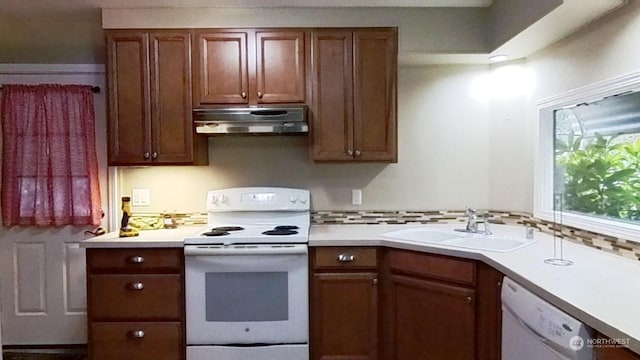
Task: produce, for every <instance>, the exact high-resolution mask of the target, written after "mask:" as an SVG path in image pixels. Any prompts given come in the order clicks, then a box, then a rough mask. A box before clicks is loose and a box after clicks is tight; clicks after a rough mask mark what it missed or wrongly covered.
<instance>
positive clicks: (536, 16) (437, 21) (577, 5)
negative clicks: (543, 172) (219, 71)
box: [0, 0, 635, 64]
mask: <svg viewBox="0 0 640 360" xmlns="http://www.w3.org/2000/svg"><path fill="white" fill-rule="evenodd" d="M624 1H625V0H535V1H532V0H495V1H494V0H0V63H71V64H84V63H86V64H91V63H98V64H101V63H104V59H105V48H104V37H103V30H102V29H103V27H104V28H119V27H120V26H122V27H152V28H153V27H156V26H155V25H154V24H153V23H152V22H149V20H148V16H147V12H148V13H153V12H154V11H164V12H165V14H167V13H168V14H169V15H168V17H167V16H165V18H164V22H167V21H168V20H167V19H174V18H176V17H177V18H180V17H179V16H178V15H175V14H178V13H181V14H185V15H183V16H182V17H181V18H180V19H181V20H179V21H178V22H180V21H182V23H180V24H181V25H182V27H194V26H195V27H198V25H194V24H197V21H195V20H196V18H198V17H199V18H200V19H210V17H208V16H209V14H210V13H206V10H207V9H210V10H214V13H215V14H226V13H229V11H233V9H234V8H242V9H246V10H245V12H248V13H254V14H255V13H256V12H257V13H259V14H260V15H259V16H254V17H253V18H252V19H257V18H260V20H262V21H269V20H268V19H271V18H268V16H267V18H268V19H266V20H265V16H264V15H263V14H264V13H267V12H268V11H270V10H273V11H275V12H276V13H278V12H279V13H278V14H283V13H287V14H288V13H292V14H296V15H300V13H301V12H303V14H301V15H302V17H303V18H305V20H303V22H307V23H314V21H315V22H316V23H320V24H323V26H324V25H325V24H326V26H329V25H331V23H332V21H333V20H332V19H334V17H331V16H338V17H340V16H341V17H342V19H344V20H342V22H343V23H348V24H350V25H353V26H399V29H400V36H401V39H400V47H401V48H400V52H401V55H402V56H401V60H403V59H404V60H403V61H405V62H406V63H414V62H415V63H417V64H419V63H425V62H431V61H435V62H473V63H475V62H479V61H480V62H482V61H483V60H484V61H485V62H486V58H487V54H488V53H491V52H493V51H496V50H509V51H510V52H511V53H513V54H516V55H517V56H519V57H522V56H526V55H527V54H528V53H532V52H533V51H537V50H539V49H541V48H543V47H545V46H548V45H550V44H552V43H553V42H555V41H557V40H559V39H561V38H562V37H564V36H566V35H567V34H568V33H570V32H572V31H574V30H575V29H577V28H578V27H580V26H581V25H584V24H586V23H588V22H589V21H592V20H593V19H595V18H597V17H599V16H601V15H602V14H604V13H606V12H608V11H610V10H611V9H613V8H616V7H617V6H619V5H620V4H621V3H623V2H624ZM631 1H635V0H631ZM559 4H560V5H559ZM263 8H269V9H263ZM536 8H538V9H540V11H536ZM198 9H201V10H198ZM216 9H217V10H216ZM278 9H280V10H278ZM287 9H288V10H287ZM331 9H334V10H331ZM341 9H343V10H341ZM360 9H370V10H367V11H365V13H366V14H379V13H380V11H384V14H382V15H381V16H379V17H375V16H372V17H368V15H364V16H359V18H358V19H355V18H354V17H350V16H351V15H352V14H355V15H362V14H357V12H360V11H361V10H360ZM371 9H373V10H371ZM378 10H379V11H378ZM199 12H201V13H202V14H199ZM105 13H107V15H111V16H107V18H108V19H110V21H114V20H113V19H120V18H126V19H125V20H122V22H121V23H123V24H124V25H118V26H115V27H112V26H107V25H109V24H105ZM129 13H135V14H136V15H135V16H137V17H130V16H129V15H130V14H129ZM205 13H206V14H205ZM272 13H273V12H272ZM312 14H325V15H326V14H331V15H328V16H324V17H316V18H314V16H315V15H312ZM494 15H495V16H494ZM550 15H553V16H550ZM221 16H222V17H219V19H222V20H223V22H224V20H226V19H225V18H224V15H221ZM299 18H300V16H296V17H295V18H292V17H288V18H286V19H285V20H283V21H285V23H287V24H289V23H291V24H297V23H296V21H298V23H299ZM287 19H288V20H287ZM380 19H382V20H380ZM407 19H410V20H407ZM541 20H545V21H541ZM216 21H217V20H216ZM251 21H253V20H251ZM168 22H172V20H170V21H168ZM367 22H370V23H375V24H377V25H367V24H366V23H367ZM209 23H215V24H216V25H215V26H220V25H217V24H220V22H219V21H218V22H214V20H209ZM362 23H364V24H366V25H362ZM479 23H481V24H480V25H478V24H479ZM149 24H152V25H151V26H150V25H149ZM185 24H187V25H186V26H185ZM269 24H271V23H269ZM273 24H274V25H268V26H278V25H279V24H278V23H273ZM407 24H408V25H407ZM191 25H194V26H191ZM536 25H537V26H536ZM200 26H201V27H203V26H202V25H200ZM245 26H246V25H245ZM255 26H259V25H255ZM262 26H265V25H262ZM296 26H304V24H303V25H296ZM316 26H318V25H316ZM332 26H336V25H332ZM173 27H179V26H173ZM206 27H209V25H207V26H206ZM465 28H466V29H465ZM505 29H508V30H509V31H505ZM529 29H534V31H531V30H529ZM494 33H495V34H494ZM496 34H497V35H496ZM492 38H495V41H493V42H495V44H494V43H492ZM510 39H511V40H513V39H515V40H517V41H511V40H510ZM430 41H431V42H439V43H438V46H432V47H429V46H430V45H429V44H427V45H425V46H422V47H417V48H415V47H412V46H409V45H407V44H410V45H411V44H412V43H417V44H421V43H428V42H430ZM465 41H466V43H465ZM447 43H449V44H454V43H455V44H458V45H456V46H457V47H456V46H450V48H446V45H447ZM443 44H444V45H443ZM505 47H506V48H505ZM509 51H507V52H509ZM440 57H441V59H440ZM434 59H435V60H434Z"/></svg>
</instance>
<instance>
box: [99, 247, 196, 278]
mask: <svg viewBox="0 0 640 360" xmlns="http://www.w3.org/2000/svg"><path fill="white" fill-rule="evenodd" d="M183 259H184V258H183V254H182V249H148V248H143V249H139V248H135V249H88V250H87V266H88V268H89V271H90V272H105V271H115V272H130V273H131V272H134V273H136V272H150V271H163V272H167V271H171V272H180V271H181V269H182V262H183Z"/></svg>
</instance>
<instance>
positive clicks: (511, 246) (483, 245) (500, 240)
mask: <svg viewBox="0 0 640 360" xmlns="http://www.w3.org/2000/svg"><path fill="white" fill-rule="evenodd" d="M534 241H535V240H533V239H515V238H509V237H496V236H492V235H482V236H469V237H456V238H454V239H450V240H448V241H447V242H446V244H447V245H449V246H459V247H464V248H469V249H475V250H485V251H496V252H509V251H513V250H516V249H519V248H521V247H523V246H526V245H529V244H531V243H533V242H534Z"/></svg>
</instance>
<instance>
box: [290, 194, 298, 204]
mask: <svg viewBox="0 0 640 360" xmlns="http://www.w3.org/2000/svg"><path fill="white" fill-rule="evenodd" d="M289 201H290V202H291V203H294V204H295V202H296V201H298V198H297V197H296V196H295V195H291V196H289Z"/></svg>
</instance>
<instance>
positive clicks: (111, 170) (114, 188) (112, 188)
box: [0, 166, 122, 360]
mask: <svg viewBox="0 0 640 360" xmlns="http://www.w3.org/2000/svg"><path fill="white" fill-rule="evenodd" d="M107 184H108V185H107V186H108V192H107V194H108V199H107V201H108V206H109V214H108V216H109V223H108V226H109V229H108V230H109V231H116V230H118V229H119V228H120V226H119V225H118V215H120V189H121V188H122V186H121V183H120V172H119V171H118V167H117V166H109V167H108V168H107ZM0 360H1V359H0Z"/></svg>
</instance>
